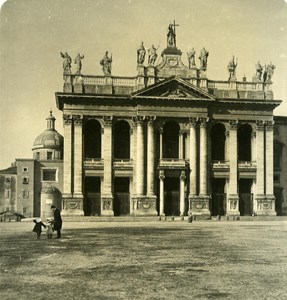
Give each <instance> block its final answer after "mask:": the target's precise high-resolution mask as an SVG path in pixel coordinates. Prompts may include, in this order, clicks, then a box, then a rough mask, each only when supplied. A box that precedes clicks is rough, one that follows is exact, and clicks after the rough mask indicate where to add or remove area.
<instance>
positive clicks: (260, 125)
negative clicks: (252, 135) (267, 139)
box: [256, 120, 265, 131]
mask: <svg viewBox="0 0 287 300" xmlns="http://www.w3.org/2000/svg"><path fill="white" fill-rule="evenodd" d="M264 124H265V122H264V121H262V120H256V130H257V131H259V130H264Z"/></svg>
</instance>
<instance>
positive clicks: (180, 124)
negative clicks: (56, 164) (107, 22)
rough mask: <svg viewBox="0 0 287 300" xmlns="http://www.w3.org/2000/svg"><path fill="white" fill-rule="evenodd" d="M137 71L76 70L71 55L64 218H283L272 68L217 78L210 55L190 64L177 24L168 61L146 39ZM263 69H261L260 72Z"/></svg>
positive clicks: (62, 97)
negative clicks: (277, 191) (277, 190)
mask: <svg viewBox="0 0 287 300" xmlns="http://www.w3.org/2000/svg"><path fill="white" fill-rule="evenodd" d="M137 54H138V61H137V62H138V65H137V75H136V76H134V77H121V76H113V75H112V71H111V70H112V68H111V64H112V59H111V57H109V56H108V52H107V53H106V55H105V57H104V58H103V59H102V60H101V65H102V66H103V71H104V75H83V74H82V73H81V65H78V66H77V72H75V74H72V72H71V70H70V65H69V63H70V62H69V59H68V58H67V57H69V55H68V54H67V53H66V56H64V55H63V58H64V86H63V91H62V92H57V93H56V103H57V107H58V109H60V110H61V111H62V112H63V126H64V161H63V188H62V191H63V194H62V200H63V201H62V206H63V207H62V214H63V215H101V216H107V215H108V216H109V215H112V216H119V215H151V216H152V215H160V216H184V215H186V214H188V213H190V212H192V213H193V214H194V215H204V216H205V215H207V216H210V215H233V216H239V215H242V216H244V215H276V211H275V196H274V183H273V179H274V169H273V165H274V161H273V157H274V153H273V143H274V138H273V125H274V117H273V110H274V109H275V108H276V107H277V106H278V105H279V104H280V102H281V101H280V100H275V99H274V97H273V92H272V74H273V73H272V72H273V70H274V68H273V69H272V67H274V66H272V65H270V66H268V67H267V68H265V69H263V68H262V67H261V65H260V64H259V65H257V67H256V70H255V71H256V74H255V76H254V78H253V79H252V80H251V81H247V79H246V78H245V77H244V78H243V79H242V80H238V79H237V78H236V67H237V62H236V61H235V59H234V58H233V59H232V60H231V61H230V63H229V64H228V72H229V79H228V80H225V81H224V80H209V79H208V77H207V66H208V54H209V53H208V51H207V50H206V49H205V48H203V49H202V50H201V51H200V56H199V64H198V66H197V65H196V62H195V51H194V49H193V50H192V51H191V52H190V53H189V56H188V58H189V65H188V66H186V65H185V64H184V63H183V62H182V52H181V50H180V49H178V48H177V45H176V34H175V26H172V25H170V26H169V32H168V35H167V46H166V48H165V49H164V50H163V51H162V53H161V57H158V55H157V49H156V48H155V47H154V46H152V47H151V48H150V49H149V50H148V51H146V49H145V47H144V45H143V43H142V44H141V46H140V47H139V49H138V50H137ZM260 68H261V69H260Z"/></svg>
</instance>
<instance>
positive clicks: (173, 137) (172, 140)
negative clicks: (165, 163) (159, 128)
mask: <svg viewBox="0 0 287 300" xmlns="http://www.w3.org/2000/svg"><path fill="white" fill-rule="evenodd" d="M178 138H179V125H178V124H177V123H176V122H174V121H169V122H167V123H166V124H165V125H164V127H163V158H178V152H179V149H178V146H179V145H178Z"/></svg>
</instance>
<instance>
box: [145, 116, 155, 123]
mask: <svg viewBox="0 0 287 300" xmlns="http://www.w3.org/2000/svg"><path fill="white" fill-rule="evenodd" d="M146 120H147V121H148V125H152V124H153V123H154V121H155V120H156V116H146Z"/></svg>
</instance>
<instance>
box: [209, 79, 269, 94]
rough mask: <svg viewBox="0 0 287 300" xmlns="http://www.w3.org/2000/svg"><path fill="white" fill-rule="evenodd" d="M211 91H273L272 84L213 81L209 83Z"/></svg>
mask: <svg viewBox="0 0 287 300" xmlns="http://www.w3.org/2000/svg"><path fill="white" fill-rule="evenodd" d="M207 87H208V88H209V89H217V90H226V91H227V90H238V91H271V83H263V82H260V81H259V82H257V81H254V82H253V81H240V82H239V81H212V80H209V81H208V82H207Z"/></svg>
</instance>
